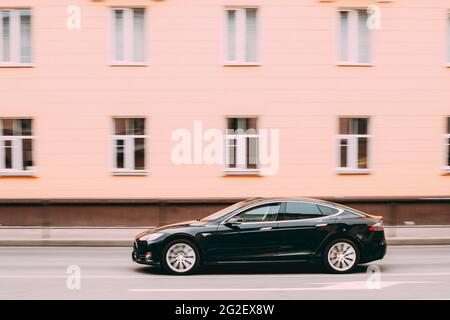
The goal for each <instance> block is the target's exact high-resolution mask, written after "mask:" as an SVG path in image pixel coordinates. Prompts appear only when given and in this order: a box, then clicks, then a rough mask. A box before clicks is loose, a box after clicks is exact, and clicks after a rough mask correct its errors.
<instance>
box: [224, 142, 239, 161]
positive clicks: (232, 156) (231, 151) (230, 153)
mask: <svg viewBox="0 0 450 320" xmlns="http://www.w3.org/2000/svg"><path fill="white" fill-rule="evenodd" d="M226 141H227V159H226V161H227V163H226V166H227V168H236V161H237V160H236V148H237V146H236V143H237V141H236V139H227V140H226Z"/></svg>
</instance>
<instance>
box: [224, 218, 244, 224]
mask: <svg viewBox="0 0 450 320" xmlns="http://www.w3.org/2000/svg"><path fill="white" fill-rule="evenodd" d="M241 223H242V220H241V218H239V217H236V216H234V217H232V218H230V219H228V220H227V222H225V224H226V225H229V226H234V225H238V224H241Z"/></svg>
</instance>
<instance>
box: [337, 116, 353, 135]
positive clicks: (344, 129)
mask: <svg viewBox="0 0 450 320" xmlns="http://www.w3.org/2000/svg"><path fill="white" fill-rule="evenodd" d="M349 122H350V119H349V118H339V134H349V133H350V132H349V128H350V123H349Z"/></svg>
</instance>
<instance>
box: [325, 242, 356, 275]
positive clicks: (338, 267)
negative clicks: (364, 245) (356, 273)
mask: <svg viewBox="0 0 450 320" xmlns="http://www.w3.org/2000/svg"><path fill="white" fill-rule="evenodd" d="M359 258H360V253H359V248H358V246H357V245H356V244H355V243H354V242H353V241H351V240H348V239H336V240H333V241H331V242H330V243H329V244H327V245H326V246H325V249H324V251H323V254H322V264H323V266H324V267H325V270H326V271H327V272H329V273H350V272H352V271H353V270H355V268H356V267H357V266H358V263H359Z"/></svg>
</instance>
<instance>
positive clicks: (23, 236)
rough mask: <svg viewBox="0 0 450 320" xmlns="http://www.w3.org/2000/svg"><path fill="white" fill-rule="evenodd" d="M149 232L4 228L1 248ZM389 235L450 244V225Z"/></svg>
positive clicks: (121, 240)
mask: <svg viewBox="0 0 450 320" xmlns="http://www.w3.org/2000/svg"><path fill="white" fill-rule="evenodd" d="M148 228H150V227H148ZM148 228H142V227H136V228H126V227H123V228H121V227H117V228H92V227H88V228H87V227H72V228H41V227H0V246H78V247H82V246H87V247H127V246H131V245H132V243H133V240H134V237H135V236H136V235H137V234H139V233H140V232H142V231H145V230H146V229H148ZM385 232H386V238H387V241H388V244H390V245H426V244H429V245H436V244H450V225H445V226H398V227H385Z"/></svg>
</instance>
